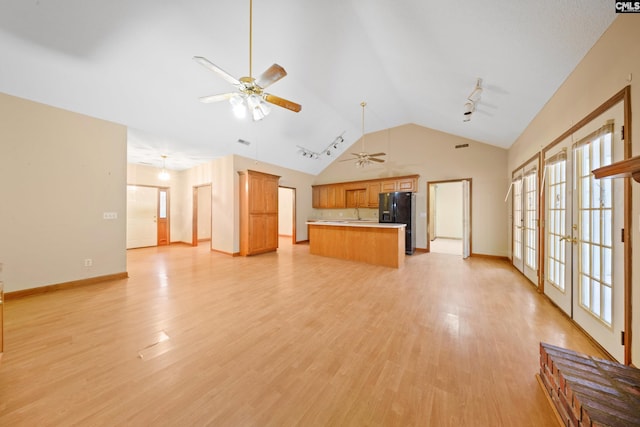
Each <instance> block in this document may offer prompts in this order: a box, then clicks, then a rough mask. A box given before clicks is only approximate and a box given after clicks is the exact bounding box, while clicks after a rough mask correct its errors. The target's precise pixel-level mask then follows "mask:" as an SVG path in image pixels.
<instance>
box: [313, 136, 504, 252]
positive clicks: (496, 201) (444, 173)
mask: <svg viewBox="0 0 640 427" xmlns="http://www.w3.org/2000/svg"><path fill="white" fill-rule="evenodd" d="M365 142H366V150H367V151H368V152H378V151H383V152H386V153H387V156H386V162H385V163H383V164H382V165H371V166H367V167H364V168H357V167H356V166H355V165H354V163H353V162H340V161H334V162H333V163H332V164H331V165H329V167H327V168H326V169H325V170H324V171H323V172H322V173H321V174H320V175H318V177H317V178H316V180H315V182H314V184H326V183H332V182H342V181H357V180H361V179H373V178H384V177H391V176H404V175H413V174H419V175H420V180H419V185H418V193H417V196H416V203H417V209H416V215H417V218H416V229H417V233H418V234H417V235H416V247H418V248H426V247H427V218H426V212H427V200H426V196H427V182H428V181H444V180H454V179H462V178H471V180H472V195H471V197H472V202H471V203H472V207H471V210H472V218H471V220H472V235H471V238H472V245H473V253H475V254H486V255H496V256H507V255H508V245H507V241H508V239H507V232H508V224H507V213H506V211H505V209H504V206H505V204H504V195H505V194H506V191H507V189H508V186H509V184H508V183H509V181H508V180H507V178H506V176H507V173H506V172H507V150H504V149H502V148H498V147H494V146H491V145H487V144H483V143H481V142H478V141H473V140H469V139H465V138H461V137H458V136H455V135H451V134H447V133H444V132H439V131H436V130H433V129H428V128H424V127H421V126H418V125H414V124H408V125H404V126H400V127H397V128H392V129H387V130H383V131H380V132H374V133H371V134H367V135H365ZM460 144H469V147H467V148H460V149H456V148H455V146H456V145H460ZM361 146H362V145H361V141H356V142H355V143H354V144H353V146H352V147H351V148H347V149H346V150H345V152H346V153H351V152H358V151H361ZM350 157H351V156H349V155H343V156H342V157H340V158H339V159H337V160H342V159H348V158H350ZM301 161H313V160H311V159H301ZM320 214H321V212H314V215H315V216H316V217H319V216H320Z"/></svg>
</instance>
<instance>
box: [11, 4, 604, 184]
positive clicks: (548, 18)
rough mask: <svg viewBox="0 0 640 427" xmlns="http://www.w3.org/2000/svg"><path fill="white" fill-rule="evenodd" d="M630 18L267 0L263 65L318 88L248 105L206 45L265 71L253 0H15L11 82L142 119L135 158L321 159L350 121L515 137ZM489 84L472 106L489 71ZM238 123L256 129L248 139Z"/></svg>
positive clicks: (500, 142)
mask: <svg viewBox="0 0 640 427" xmlns="http://www.w3.org/2000/svg"><path fill="white" fill-rule="evenodd" d="M614 19H615V11H614V6H613V3H612V2H606V1H602V0H583V1H557V0H538V1H535V2H520V1H513V0H482V1H471V0H469V1H458V2H445V1H436V0H404V1H402V2H397V1H396V2H393V1H389V0H324V1H296V0H254V2H253V49H252V52H253V61H252V62H253V75H254V76H255V75H259V74H260V73H261V72H262V71H263V70H265V69H267V68H268V67H269V66H270V65H271V64H273V63H278V64H280V65H281V66H282V67H284V68H285V69H286V71H287V73H288V75H287V76H286V77H285V78H283V79H282V80H280V81H278V82H276V83H275V84H273V85H272V86H271V87H269V89H268V92H270V93H273V94H275V95H278V96H281V97H284V98H286V99H290V100H292V101H295V102H297V103H300V104H302V111H301V112H299V113H294V112H291V111H289V110H286V109H283V108H279V107H273V108H272V111H271V114H270V115H269V116H267V117H266V118H265V119H264V120H262V121H259V122H253V121H251V120H250V119H245V120H238V119H236V118H235V117H234V116H233V114H232V112H231V108H230V105H229V103H228V102H219V103H214V104H203V103H201V102H199V101H198V98H199V97H201V96H205V95H212V94H217V93H225V92H229V91H230V90H233V89H234V88H233V87H232V86H230V85H229V83H228V82H226V81H225V80H223V79H222V78H220V77H219V76H218V75H216V74H214V73H212V72H210V71H208V70H206V69H205V68H203V67H202V66H200V65H199V64H197V63H196V62H194V61H193V60H192V58H193V56H203V57H206V58H207V59H209V60H210V61H211V62H213V63H214V64H216V65H217V66H219V67H221V68H222V69H224V70H225V71H227V72H228V73H229V74H231V75H232V76H234V77H236V78H239V77H241V76H246V75H248V72H249V0H210V1H202V0H181V1H179V2H170V1H158V0H136V1H130V0H129V1H125V0H110V1H100V2H97V1H86V0H66V1H64V2H60V1H53V0H2V1H1V2H0V52H2V59H1V60H0V61H1V62H0V91H1V92H4V93H7V94H11V95H15V96H19V97H23V98H27V99H31V100H34V101H38V102H42V103H45V104H49V105H53V106H56V107H60V108H64V109H68V110H72V111H76V112H80V113H83V114H87V115H89V116H93V117H97V118H101V119H105V120H109V121H113V122H117V123H121V124H124V125H126V126H127V127H128V128H129V142H128V155H129V161H131V162H135V163H138V162H140V163H146V164H152V165H156V166H159V165H160V164H161V163H162V161H161V155H163V154H164V155H167V156H168V158H167V166H168V167H170V168H172V169H184V168H188V167H190V166H192V165H193V164H196V163H199V162H202V161H205V160H208V159H212V158H215V157H219V156H225V155H228V154H231V153H236V154H239V155H243V156H246V157H250V158H256V159H257V160H259V161H264V162H268V163H272V164H276V165H280V166H283V167H288V168H291V169H295V170H299V171H303V172H308V173H311V174H317V173H319V172H321V171H322V170H323V169H324V168H325V167H326V166H327V165H328V164H329V163H330V162H331V161H334V160H335V158H336V157H335V155H332V156H323V157H322V158H319V159H309V158H304V157H302V156H301V155H300V153H299V148H298V146H303V147H306V148H308V149H310V150H312V151H316V152H319V151H321V150H323V149H324V148H325V147H326V146H327V145H328V144H329V143H331V142H332V141H333V140H334V139H335V137H337V136H338V135H341V134H343V133H344V139H345V142H344V143H343V144H342V145H341V146H340V148H339V150H338V153H336V154H340V153H341V152H344V150H346V149H347V148H348V147H349V146H350V145H351V144H353V143H355V142H356V141H357V140H358V139H359V138H360V137H361V135H362V109H361V107H360V103H361V102H362V101H366V102H367V109H366V116H365V117H366V118H365V132H366V133H369V132H373V131H376V130H380V129H384V128H389V127H394V126H399V125H403V124H406V123H415V124H418V125H421V126H425V127H429V128H433V129H437V130H440V131H444V132H448V133H451V134H455V135H460V136H463V137H466V138H470V139H474V140H477V141H481V142H485V143H488V144H492V145H496V146H500V147H504V148H508V147H509V146H511V144H512V143H513V142H514V141H515V140H516V138H517V137H518V136H519V135H520V134H521V133H522V131H523V130H524V129H525V127H526V126H527V125H528V123H529V122H530V121H531V120H532V119H533V118H534V117H535V115H536V114H537V113H538V111H539V110H540V109H541V108H542V107H543V106H544V104H545V103H546V102H547V100H548V99H549V98H550V97H551V96H552V95H553V94H554V92H555V91H556V90H557V89H558V87H559V86H560V85H561V84H562V82H563V81H564V80H565V79H566V77H567V76H568V75H569V73H571V71H572V70H573V69H574V68H575V66H576V65H577V64H578V62H579V61H580V60H581V59H582V58H583V57H584V55H585V54H586V53H587V52H588V50H589V49H590V48H591V46H593V44H594V43H595V42H596V41H597V40H598V38H600V36H601V35H602V33H603V32H604V31H605V30H606V29H607V28H608V26H609V25H610V24H611V23H612V21H613V20H614ZM478 78H481V79H482V86H483V91H482V97H481V99H480V101H479V103H478V105H477V108H476V111H475V113H474V114H473V115H472V119H471V121H469V122H463V120H462V118H463V108H464V103H465V101H466V98H467V96H468V95H469V94H470V93H471V91H472V90H473V88H474V86H475V84H476V80H477V79H478ZM238 139H243V140H245V141H249V142H250V144H249V145H246V144H240V143H238V142H237V141H238Z"/></svg>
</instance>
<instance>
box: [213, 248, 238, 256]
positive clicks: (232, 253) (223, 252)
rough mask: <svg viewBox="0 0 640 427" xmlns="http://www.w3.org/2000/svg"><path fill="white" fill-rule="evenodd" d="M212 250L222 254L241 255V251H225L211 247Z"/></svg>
mask: <svg viewBox="0 0 640 427" xmlns="http://www.w3.org/2000/svg"><path fill="white" fill-rule="evenodd" d="M211 252H215V253H217V254H222V255H229V256H233V257H236V256H240V252H225V251H221V250H220V249H213V248H211Z"/></svg>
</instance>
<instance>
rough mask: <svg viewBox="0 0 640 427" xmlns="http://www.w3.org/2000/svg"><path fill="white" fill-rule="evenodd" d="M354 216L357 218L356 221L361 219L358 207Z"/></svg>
mask: <svg viewBox="0 0 640 427" xmlns="http://www.w3.org/2000/svg"><path fill="white" fill-rule="evenodd" d="M356 218H357V219H358V221H360V220H361V219H362V218H360V209H359V208H358V207H356Z"/></svg>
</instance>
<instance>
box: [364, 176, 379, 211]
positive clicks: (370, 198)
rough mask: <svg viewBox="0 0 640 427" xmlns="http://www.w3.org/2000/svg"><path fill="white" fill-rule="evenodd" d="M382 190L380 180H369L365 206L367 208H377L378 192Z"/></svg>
mask: <svg viewBox="0 0 640 427" xmlns="http://www.w3.org/2000/svg"><path fill="white" fill-rule="evenodd" d="M381 190H382V183H381V182H380V181H371V182H369V183H367V207H368V208H377V207H378V200H379V197H378V194H380V192H381Z"/></svg>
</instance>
